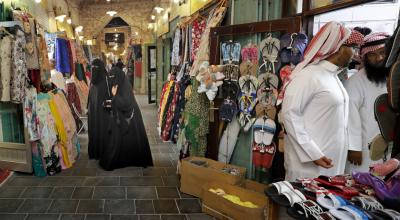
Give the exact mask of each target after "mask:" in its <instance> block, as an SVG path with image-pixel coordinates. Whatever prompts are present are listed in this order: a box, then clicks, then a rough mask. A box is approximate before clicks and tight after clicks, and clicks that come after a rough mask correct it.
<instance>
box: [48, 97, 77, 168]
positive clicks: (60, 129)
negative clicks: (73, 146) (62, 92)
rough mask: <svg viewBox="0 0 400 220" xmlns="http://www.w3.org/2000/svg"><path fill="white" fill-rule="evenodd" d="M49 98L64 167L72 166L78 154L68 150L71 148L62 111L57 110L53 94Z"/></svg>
mask: <svg viewBox="0 0 400 220" xmlns="http://www.w3.org/2000/svg"><path fill="white" fill-rule="evenodd" d="M49 95H50V98H49V108H50V111H51V114H52V116H53V118H54V125H55V129H56V133H57V137H58V143H59V144H58V147H59V152H60V153H61V155H60V157H61V156H62V160H61V161H62V162H63V163H62V169H67V168H70V167H71V166H72V164H73V162H74V158H75V156H76V155H73V154H72V152H68V151H69V149H67V148H68V146H67V134H66V132H65V128H64V124H63V120H62V118H61V116H60V113H59V112H58V110H57V107H56V105H55V103H54V98H53V96H52V95H51V94H49Z"/></svg>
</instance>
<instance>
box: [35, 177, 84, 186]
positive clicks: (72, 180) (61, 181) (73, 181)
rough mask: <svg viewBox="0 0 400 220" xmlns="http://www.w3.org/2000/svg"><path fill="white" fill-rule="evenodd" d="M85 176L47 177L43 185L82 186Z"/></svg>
mask: <svg viewBox="0 0 400 220" xmlns="http://www.w3.org/2000/svg"><path fill="white" fill-rule="evenodd" d="M84 181H85V177H75V176H74V177H69V176H52V177H46V178H45V180H44V181H43V182H42V183H41V186H80V185H82V184H83V182H84Z"/></svg>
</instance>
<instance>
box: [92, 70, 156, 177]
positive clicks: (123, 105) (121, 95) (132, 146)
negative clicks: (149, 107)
mask: <svg viewBox="0 0 400 220" xmlns="http://www.w3.org/2000/svg"><path fill="white" fill-rule="evenodd" d="M110 76H114V77H113V78H114V79H113V80H111V79H107V83H108V88H109V90H111V88H112V87H113V86H118V89H117V93H116V95H115V96H113V97H112V103H111V110H110V112H109V114H110V116H111V118H110V123H109V125H108V126H107V127H108V130H107V134H108V135H109V139H108V142H106V146H105V148H104V150H103V152H102V154H101V155H100V160H99V164H100V166H102V167H103V168H104V169H105V170H113V169H117V168H122V167H127V166H141V167H147V166H153V160H152V156H151V151H150V146H149V142H148V139H147V134H146V129H145V127H144V124H143V120H142V115H141V112H140V109H139V106H138V104H137V103H136V100H135V97H134V95H133V92H132V87H131V86H130V84H129V82H128V80H126V76H125V73H124V72H123V71H122V70H120V69H119V68H117V67H113V69H112V70H111V72H110Z"/></svg>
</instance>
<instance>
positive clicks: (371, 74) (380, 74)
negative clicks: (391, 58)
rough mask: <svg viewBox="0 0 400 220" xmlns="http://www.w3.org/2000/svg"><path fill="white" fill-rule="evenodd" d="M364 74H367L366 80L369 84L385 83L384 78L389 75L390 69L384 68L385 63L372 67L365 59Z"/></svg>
mask: <svg viewBox="0 0 400 220" xmlns="http://www.w3.org/2000/svg"><path fill="white" fill-rule="evenodd" d="M364 67H365V72H366V73H367V78H368V79H369V81H371V82H375V83H376V84H380V83H385V82H386V78H387V76H388V75H389V72H390V68H386V67H385V62H382V63H380V64H378V65H372V64H371V63H370V62H369V61H368V59H367V58H365V60H364Z"/></svg>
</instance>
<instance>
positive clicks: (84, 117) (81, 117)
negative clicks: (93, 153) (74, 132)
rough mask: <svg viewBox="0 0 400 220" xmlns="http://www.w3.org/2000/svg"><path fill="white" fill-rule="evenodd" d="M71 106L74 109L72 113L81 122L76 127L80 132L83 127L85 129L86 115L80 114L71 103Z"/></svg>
mask: <svg viewBox="0 0 400 220" xmlns="http://www.w3.org/2000/svg"><path fill="white" fill-rule="evenodd" d="M72 108H73V109H74V113H75V114H76V115H77V116H78V118H79V121H81V122H82V125H81V126H80V127H79V128H78V134H80V133H81V132H82V130H83V128H85V131H87V130H88V129H87V127H88V126H87V121H88V117H87V115H81V114H80V113H79V111H78V109H76V107H75V105H74V104H72Z"/></svg>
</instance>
